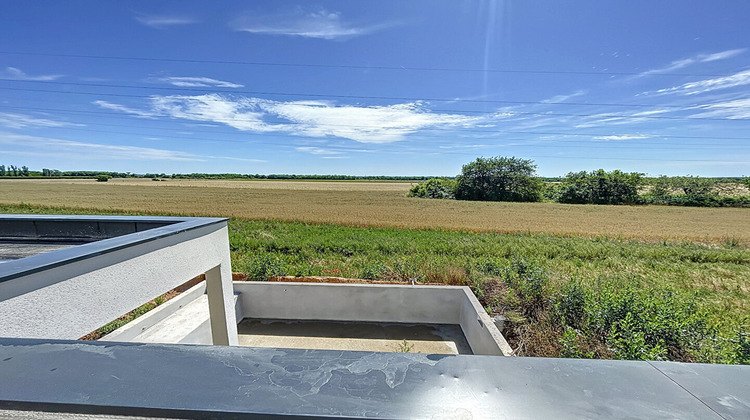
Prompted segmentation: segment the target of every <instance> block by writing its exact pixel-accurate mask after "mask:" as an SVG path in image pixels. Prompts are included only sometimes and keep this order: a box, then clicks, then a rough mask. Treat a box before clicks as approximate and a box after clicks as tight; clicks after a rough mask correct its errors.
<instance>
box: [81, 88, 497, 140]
mask: <svg viewBox="0 0 750 420" xmlns="http://www.w3.org/2000/svg"><path fill="white" fill-rule="evenodd" d="M94 103H95V104H97V105H99V106H101V107H104V108H107V109H112V110H119V111H121V112H125V113H128V114H132V115H136V116H140V117H154V116H166V117H171V118H179V119H185V120H190V121H200V122H212V123H218V124H225V125H228V126H230V127H234V128H236V129H238V130H242V131H253V132H257V133H265V132H283V133H288V134H292V135H299V136H310V137H328V136H331V137H341V138H347V139H351V140H355V141H358V142H361V143H391V142H395V141H399V140H402V139H404V138H405V136H407V135H409V134H412V133H416V132H418V131H420V130H426V129H438V128H449V127H476V126H479V125H485V124H486V123H487V122H488V121H493V120H495V119H502V118H507V113H500V114H497V115H495V114H491V115H482V116H466V115H460V114H447V113H435V112H431V111H430V110H429V109H428V108H427V107H426V106H425V104H424V103H422V102H411V103H404V104H395V105H386V106H369V107H368V106H356V105H336V104H334V103H331V102H326V101H289V102H282V101H272V100H267V99H260V98H247V97H231V98H230V97H225V96H222V95H218V94H210V95H198V96H183V95H172V96H154V97H151V98H150V104H149V105H150V107H149V109H146V110H135V109H132V108H128V107H125V106H122V105H118V104H112V103H109V102H106V101H95V102H94Z"/></svg>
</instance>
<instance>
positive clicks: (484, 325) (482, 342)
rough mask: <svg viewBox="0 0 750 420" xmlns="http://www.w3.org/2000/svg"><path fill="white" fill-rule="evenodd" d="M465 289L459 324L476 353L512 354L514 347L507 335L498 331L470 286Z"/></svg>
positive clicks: (492, 354)
mask: <svg viewBox="0 0 750 420" xmlns="http://www.w3.org/2000/svg"><path fill="white" fill-rule="evenodd" d="M465 289H466V290H465V292H466V293H464V296H463V303H462V305H461V319H460V321H459V325H461V330H462V331H463V333H464V337H466V341H468V342H469V345H470V346H471V349H472V350H473V351H474V354H484V355H489V356H510V355H511V354H512V353H513V349H511V347H510V345H509V344H508V342H507V341H505V337H503V335H502V333H501V332H500V331H498V329H497V327H496V326H495V323H494V322H492V318H490V317H489V315H487V312H485V310H484V308H483V307H482V305H481V304H480V303H479V301H477V299H476V297H475V296H474V294H473V293H472V292H471V290H469V288H468V287H467V288H465Z"/></svg>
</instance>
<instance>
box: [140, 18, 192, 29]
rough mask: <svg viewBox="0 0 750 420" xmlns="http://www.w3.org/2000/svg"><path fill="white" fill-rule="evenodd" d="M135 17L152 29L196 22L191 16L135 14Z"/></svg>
mask: <svg viewBox="0 0 750 420" xmlns="http://www.w3.org/2000/svg"><path fill="white" fill-rule="evenodd" d="M135 19H136V20H137V21H138V22H140V23H142V24H144V25H146V26H150V27H152V28H154V29H162V28H166V27H169V26H176V25H189V24H192V23H197V22H198V21H196V20H195V19H193V18H189V17H185V16H145V15H141V16H136V17H135Z"/></svg>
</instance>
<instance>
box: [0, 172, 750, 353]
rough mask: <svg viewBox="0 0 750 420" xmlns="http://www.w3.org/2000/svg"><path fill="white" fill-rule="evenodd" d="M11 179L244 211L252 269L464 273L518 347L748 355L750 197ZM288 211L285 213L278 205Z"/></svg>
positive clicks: (148, 204)
mask: <svg viewBox="0 0 750 420" xmlns="http://www.w3.org/2000/svg"><path fill="white" fill-rule="evenodd" d="M2 188H3V194H2V196H0V203H4V205H3V204H0V212H8V213H20V212H46V213H76V212H78V213H102V212H104V213H121V212H134V213H139V214H144V213H149V214H183V215H185V214H190V215H214V216H220V215H234V216H235V218H234V219H232V220H231V221H230V246H231V251H232V262H233V267H234V269H235V271H241V272H244V273H246V274H247V275H248V276H249V277H251V278H254V279H265V278H268V277H270V276H282V275H288V276H328V277H349V278H365V279H373V280H381V281H397V282H412V281H414V282H417V283H445V284H465V285H468V286H470V287H471V288H472V289H473V290H474V292H475V293H476V294H477V296H479V298H480V300H481V302H482V303H483V305H484V306H485V308H486V309H487V310H488V312H490V313H491V314H493V315H503V316H505V317H506V318H507V319H509V321H510V322H509V325H510V326H509V327H508V329H507V330H506V331H505V334H506V336H507V337H508V338H509V339H510V340H511V343H512V344H513V346H514V348H516V349H517V350H516V351H517V354H523V355H536V356H566V357H601V358H645V359H648V358H656V359H668V360H685V361H704V362H724V363H741V362H747V359H748V346H749V344H748V342H749V341H750V340H749V337H748V335H747V334H748V333H747V331H748V322H749V321H748V318H747V314H748V313H750V293H749V292H750V289H748V287H750V284H748V282H747V279H748V278H750V250H749V249H748V244H749V243H750V223H747V221H748V213H747V210H745V209H727V208H724V209H697V208H685V207H679V208H676V207H665V206H647V207H633V206H589V205H580V206H570V205H563V204H555V203H502V202H472V201H454V200H414V199H409V198H407V197H405V194H404V193H405V192H406V189H408V188H409V184H400V183H391V184H389V183H371V184H368V183H345V182H341V183H326V182H295V181H254V182H242V183H237V182H232V181H188V180H185V181H178V180H170V181H169V182H158V183H153V182H151V181H150V180H122V179H112V180H110V182H107V183H104V184H98V183H92V182H90V181H89V182H86V181H65V180H38V181H28V180H25V181H24V180H18V181H14V180H8V181H3V185H2ZM185 197H190V200H185ZM22 202H23V203H26V204H20V203H22ZM391 207H392V208H391ZM389 212H390V213H389ZM323 214H325V215H326V217H327V219H321V218H319V217H320V216H321V215H323ZM279 216H281V217H284V218H286V220H287V221H277V220H270V219H271V218H272V217H279ZM311 216H312V217H311ZM386 216H390V217H386ZM478 216H481V218H480V217H478ZM305 218H307V219H308V220H306V222H307V223H305V222H302V220H305ZM249 219H259V220H249ZM316 219H317V220H316ZM294 220H296V221H294ZM479 220H482V221H483V222H482V223H483V224H480V223H478V221H479ZM508 220H511V221H512V222H511V223H518V224H521V225H522V226H533V227H534V229H518V226H513V224H509V225H506V224H504V223H506V222H507V221H508ZM310 222H312V223H310ZM365 222H369V223H368V224H367V225H365ZM379 223H381V224H380V225H378V224H379ZM472 223H478V224H477V225H478V226H482V227H483V228H481V229H476V228H474V229H472V228H470V226H471V224H472ZM524 223H525V225H524ZM343 224H347V225H349V226H343ZM477 225H475V226H477ZM378 226H381V227H378ZM383 226H385V227H383ZM513 227H515V228H516V230H515V233H513V234H508V233H503V232H509V231H512V230H511V229H506V228H513ZM556 227H558V228H564V229H565V231H564V232H560V231H557V232H556V231H555V228H556ZM631 227H635V230H633V231H629V229H630V228H631ZM404 228H407V229H404ZM545 230H546V231H547V232H548V233H534V232H544V231H545ZM482 231H485V232H482ZM580 235H585V236H588V237H581V236H580Z"/></svg>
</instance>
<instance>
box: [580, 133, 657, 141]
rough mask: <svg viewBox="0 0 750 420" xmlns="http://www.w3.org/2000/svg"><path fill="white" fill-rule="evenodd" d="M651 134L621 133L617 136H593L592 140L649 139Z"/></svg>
mask: <svg viewBox="0 0 750 420" xmlns="http://www.w3.org/2000/svg"><path fill="white" fill-rule="evenodd" d="M652 137H653V136H649V135H645V134H623V135H619V136H599V137H594V140H638V139H650V138H652Z"/></svg>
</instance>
